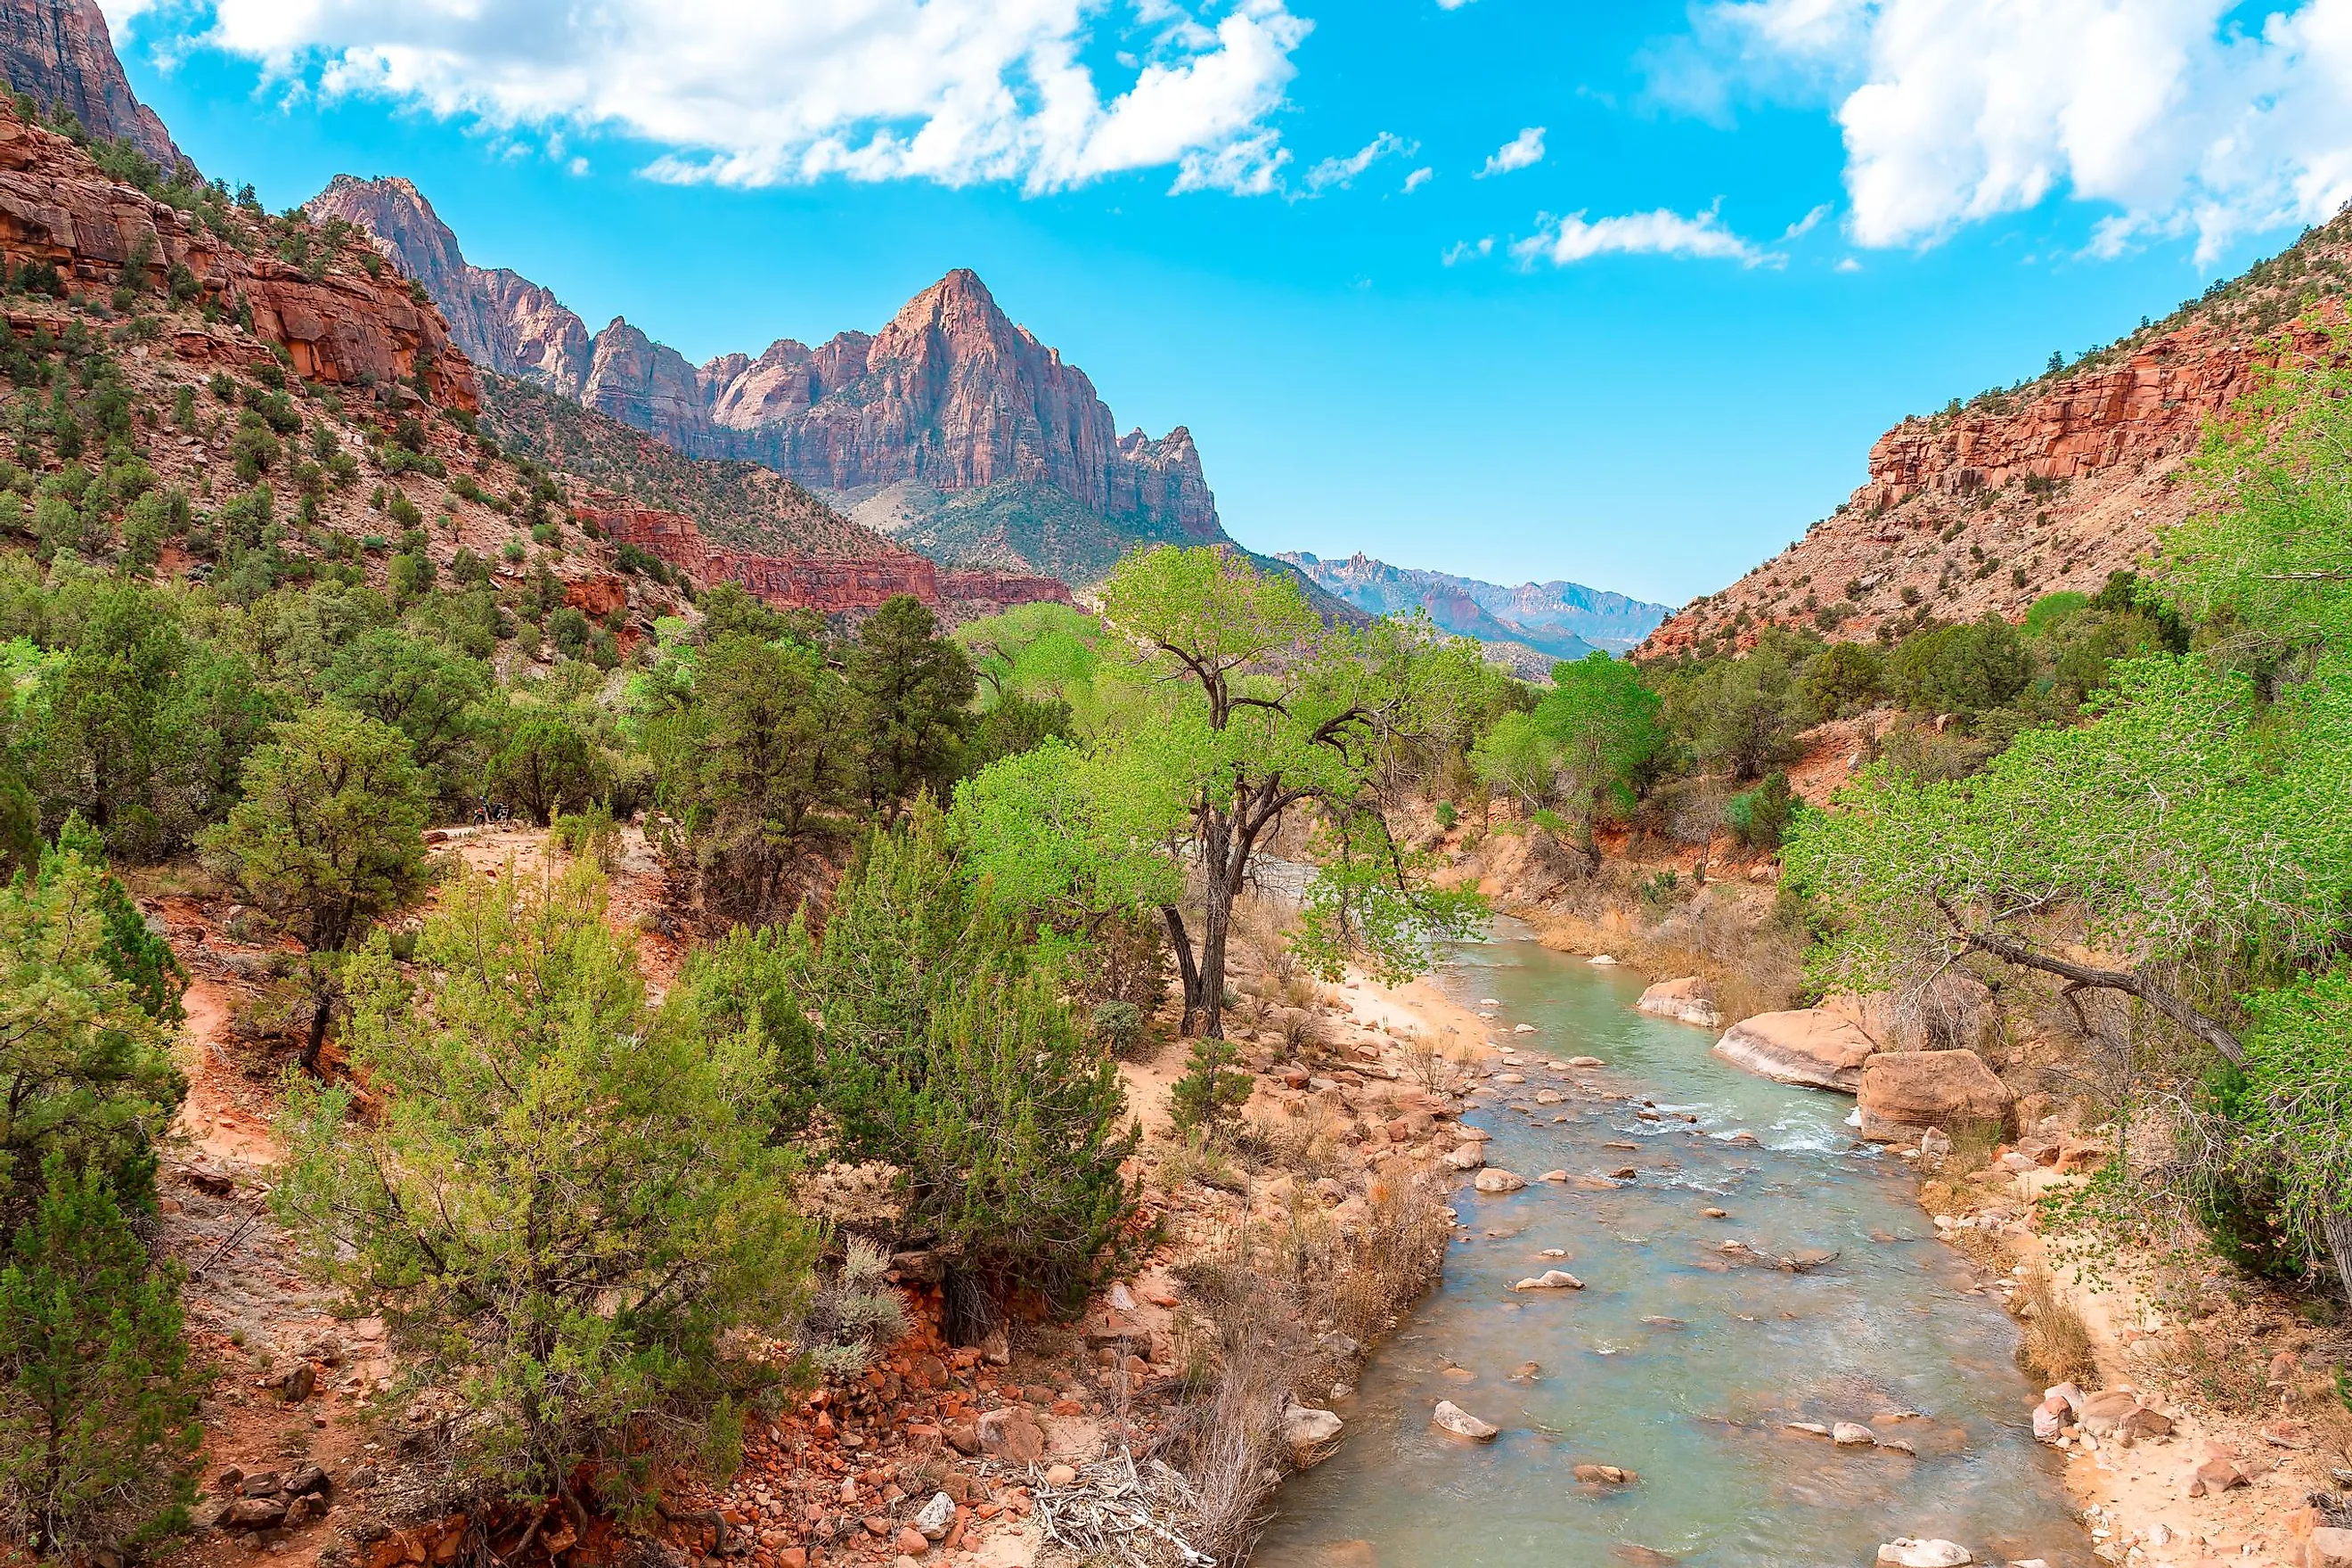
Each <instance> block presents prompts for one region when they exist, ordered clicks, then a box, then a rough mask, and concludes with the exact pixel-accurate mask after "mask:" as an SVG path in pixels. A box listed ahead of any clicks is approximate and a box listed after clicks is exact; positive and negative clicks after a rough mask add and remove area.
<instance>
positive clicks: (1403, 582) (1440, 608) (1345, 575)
mask: <svg viewBox="0 0 2352 1568" xmlns="http://www.w3.org/2000/svg"><path fill="white" fill-rule="evenodd" d="M1276 559H1278V560H1282V561H1286V562H1288V563H1290V564H1291V565H1293V566H1296V567H1297V568H1298V569H1299V570H1300V571H1301V572H1303V573H1305V574H1307V579H1308V580H1309V581H1310V582H1312V583H1314V584H1316V585H1317V586H1318V587H1320V588H1323V589H1325V590H1326V591H1327V592H1328V593H1330V594H1332V595H1335V596H1337V597H1339V598H1340V599H1344V600H1346V601H1347V602H1348V603H1349V604H1351V605H1355V606H1357V607H1358V608H1359V609H1362V610H1366V611H1369V612H1370V613H1371V614H1373V615H1377V616H1388V615H1403V614H1410V613H1411V612H1412V611H1414V610H1426V611H1428V612H1429V616H1430V619H1432V620H1433V621H1434V622H1436V623H1437V624H1438V625H1439V626H1443V627H1444V628H1445V629H1446V630H1447V631H1450V632H1456V633H1459V634H1460V635H1462V636H1464V637H1476V638H1477V639H1478V640H1479V641H1481V642H1487V643H1517V644H1521V645H1523V646H1525V647H1530V648H1533V649H1535V650H1536V651H1537V652H1538V653H1540V654H1546V655H1549V656H1550V657H1551V658H1583V657H1584V656H1585V655H1586V654H1589V653H1591V652H1592V651H1594V650H1595V649H1596V648H1599V649H1604V650H1606V651H1609V652H1612V653H1622V652H1623V651H1625V650H1626V649H1628V648H1631V647H1633V646H1634V645H1636V644H1637V643H1639V642H1640V641H1641V640H1642V639H1643V637H1647V636H1649V635H1650V633H1651V632H1652V631H1653V630H1654V629H1655V628H1656V626H1657V625H1658V624H1659V623H1660V622H1661V621H1663V620H1664V619H1665V618H1666V616H1669V615H1670V614H1672V613H1673V612H1672V610H1671V608H1670V607H1669V606H1667V605H1651V604H1645V603H1643V601H1641V600H1639V599H1633V598H1629V597H1627V596H1626V595H1623V594H1612V593H1610V592H1608V591H1607V590H1605V589H1600V588H1588V587H1585V586H1584V585H1583V584H1580V583H1560V582H1554V583H1522V584H1518V585H1517V586H1516V587H1504V586H1502V585H1500V584H1494V583H1482V582H1480V581H1479V580H1478V579H1476V578H1475V577H1456V576H1454V575H1452V574H1448V573H1444V572H1425V571H1420V570H1417V569H1415V568H1413V567H1409V566H1391V565H1390V564H1389V563H1387V562H1385V561H1376V560H1374V559H1372V558H1371V557H1370V556H1369V555H1364V554H1361V553H1358V554H1355V555H1351V556H1349V558H1348V559H1347V560H1345V561H1328V560H1324V559H1322V558H1320V557H1318V556H1315V555H1310V554H1307V552H1304V551H1291V552H1286V553H1284V554H1282V555H1280V556H1278V557H1277V558H1276Z"/></svg>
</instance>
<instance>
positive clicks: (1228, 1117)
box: [1168, 1038, 1257, 1136]
mask: <svg viewBox="0 0 2352 1568" xmlns="http://www.w3.org/2000/svg"><path fill="white" fill-rule="evenodd" d="M1240 1056H1241V1053H1240V1051H1239V1050H1238V1049H1237V1048H1236V1047H1234V1045H1233V1044H1232V1043H1231V1042H1230V1041H1226V1040H1223V1039H1209V1038H1202V1039H1197V1040H1194V1041H1193V1042H1192V1054H1191V1055H1190V1056H1188V1057H1187V1058H1185V1062H1184V1068H1185V1070H1184V1076H1183V1077H1181V1078H1180V1079H1177V1080H1176V1085H1175V1088H1174V1089H1171V1091H1170V1094H1169V1100H1168V1115H1169V1120H1170V1121H1173V1122H1175V1124H1176V1125H1177V1126H1178V1127H1180V1128H1182V1129H1184V1130H1186V1131H1192V1129H1195V1128H1198V1129H1199V1130H1200V1131H1202V1132H1204V1133H1207V1134H1209V1135H1211V1136H1215V1135H1216V1134H1218V1133H1220V1132H1222V1131H1224V1129H1225V1128H1226V1127H1227V1126H1228V1125H1229V1124H1231V1123H1232V1122H1233V1121H1234V1120H1236V1119H1237V1118H1238V1117H1240V1115H1241V1113H1242V1107H1243V1106H1244V1105H1246V1104H1248V1103H1249V1099H1250V1096H1251V1095H1252V1094H1254V1093H1255V1092H1256V1091H1257V1079H1255V1078H1253V1077H1251V1076H1250V1075H1249V1074H1248V1073H1246V1072H1244V1071H1243V1070H1242V1069H1241V1068H1240V1066H1239V1065H1238V1062H1239V1058H1240Z"/></svg>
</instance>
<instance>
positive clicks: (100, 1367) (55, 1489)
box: [0, 1154, 204, 1552]
mask: <svg viewBox="0 0 2352 1568" xmlns="http://www.w3.org/2000/svg"><path fill="white" fill-rule="evenodd" d="M42 1176H43V1178H44V1180H45V1182H46V1184H47V1190H46V1191H45V1192H44V1193H43V1194H42V1195H41V1201H40V1204H39V1205H38V1207H37V1208H36V1209H35V1211H34V1214H33V1217H32V1219H31V1220H30V1221H29V1222H28V1223H27V1224H26V1225H25V1226H23V1228H22V1229H20V1230H19V1231H18V1232H17V1235H16V1244H15V1246H14V1247H13V1248H12V1251H11V1261H10V1262H9V1264H8V1267H7V1268H6V1269H5V1271H0V1518H5V1523H6V1524H7V1526H8V1527H9V1528H10V1529H11V1530H12V1531H15V1532H16V1534H17V1535H18V1536H19V1538H20V1539H23V1540H25V1541H27V1542H31V1543H32V1544H33V1546H34V1547H35V1548H36V1549H37V1550H38V1551H41V1552H55V1551H58V1550H59V1549H64V1548H77V1547H81V1548H87V1547H100V1548H120V1547H121V1546H124V1545H126V1544H139V1543H142V1542H151V1541H153V1540H156V1539H158V1538H160V1537H162V1536H164V1535H168V1534H171V1533H173V1532H174V1531H179V1530H183V1529H185V1528H186V1526H187V1522H188V1504H189V1502H190V1501H191V1500H193V1499H194V1496H195V1482H194V1458H195V1454H196V1449H197V1447H199V1445H200V1444H201V1443H202V1442H203V1439H204V1433H203V1429H202V1427H201V1426H198V1424H197V1422H196V1396H197V1389H198V1386H199V1383H200V1378H201V1374H200V1373H198V1372H197V1371H196V1370H195V1369H194V1368H192V1367H191V1366H190V1365H189V1363H188V1349H187V1343H186V1342H185V1340H184V1338H183V1337H182V1334H181V1316H180V1273H179V1268H178V1266H177V1265H176V1264H166V1265H165V1266H163V1268H152V1267H150V1264H149V1259H148V1257H147V1249H146V1248H145V1247H142V1246H141V1245H140V1243H139V1238H138V1237H136V1236H134V1235H132V1234H131V1226H130V1224H129V1223H128V1222H127V1221H126V1220H125V1219H124V1217H123V1214H122V1209H121V1205H118V1204H117V1203H116V1202H115V1200H114V1194H113V1192H112V1191H111V1189H110V1187H109V1186H108V1184H107V1182H106V1180H105V1178H104V1177H103V1176H102V1175H100V1173H99V1172H97V1171H95V1170H90V1169H84V1170H81V1171H79V1172H77V1171H76V1170H75V1169H74V1168H73V1166H72V1165H71V1164H70V1163H68V1161H67V1160H66V1159H65V1158H64V1157H63V1156H61V1155H57V1154H52V1155H51V1156H50V1157H49V1158H48V1160H47V1162H45V1163H44V1164H43V1166H42Z"/></svg>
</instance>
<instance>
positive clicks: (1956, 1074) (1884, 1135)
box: [1858, 1051, 2017, 1143]
mask: <svg viewBox="0 0 2352 1568" xmlns="http://www.w3.org/2000/svg"><path fill="white" fill-rule="evenodd" d="M1858 1100H1859V1105H1858V1109H1859V1110H1861V1112H1862V1135H1863V1136H1864V1138H1867V1139H1869V1140H1870V1141H1871V1142H1874V1143H1894V1142H1902V1141H1903V1140H1906V1139H1910V1138H1917V1137H1919V1136H1921V1135H1922V1134H1924V1133H1926V1132H1927V1131H1930V1130H1931V1129H1932V1130H1935V1131H1942V1132H1947V1133H1949V1132H1957V1131H1960V1130H1961V1129H1963V1128H1974V1127H1990V1128H1993V1129H1994V1130H1996V1131H2008V1128H2009V1124H2010V1121H2011V1116H2012V1114H2013V1112H2014V1109H2015V1107H2016V1104H2017V1097H2016V1096H2015V1095H2013V1094H2011V1092H2010V1089H2009V1086H2008V1085H2007V1084H2005V1083H2003V1082H2001V1081H2000V1079H1998V1078H1996V1077H1994V1076H1993V1071H1992V1069H1991V1068H1989V1067H1987V1066H1985V1064H1984V1058H1981V1057H1979V1056H1978V1055H1977V1054H1976V1052H1974V1051H1881V1052H1879V1053H1878V1054H1877V1055H1875V1056H1874V1057H1872V1058H1870V1059H1869V1060H1867V1061H1865V1062H1864V1063H1863V1064H1862V1075H1861V1079H1860V1083H1859V1086H1858Z"/></svg>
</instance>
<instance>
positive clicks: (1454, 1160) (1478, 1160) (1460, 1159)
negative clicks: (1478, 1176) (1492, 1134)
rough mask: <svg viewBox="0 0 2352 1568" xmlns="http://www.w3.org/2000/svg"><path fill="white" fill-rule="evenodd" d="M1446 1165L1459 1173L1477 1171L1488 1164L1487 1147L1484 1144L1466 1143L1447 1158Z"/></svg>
mask: <svg viewBox="0 0 2352 1568" xmlns="http://www.w3.org/2000/svg"><path fill="white" fill-rule="evenodd" d="M1445 1163H1447V1164H1449V1165H1451V1166H1453V1167H1454V1169H1455V1170H1457V1171H1475V1170H1476V1169H1477V1168H1478V1167H1479V1166H1481V1165H1483V1164H1485V1163H1486V1145H1485V1144H1483V1143H1465V1144H1462V1145H1461V1146H1460V1147H1458V1148H1456V1149H1455V1150H1454V1152H1452V1153H1451V1154H1448V1155H1446V1156H1445Z"/></svg>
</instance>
